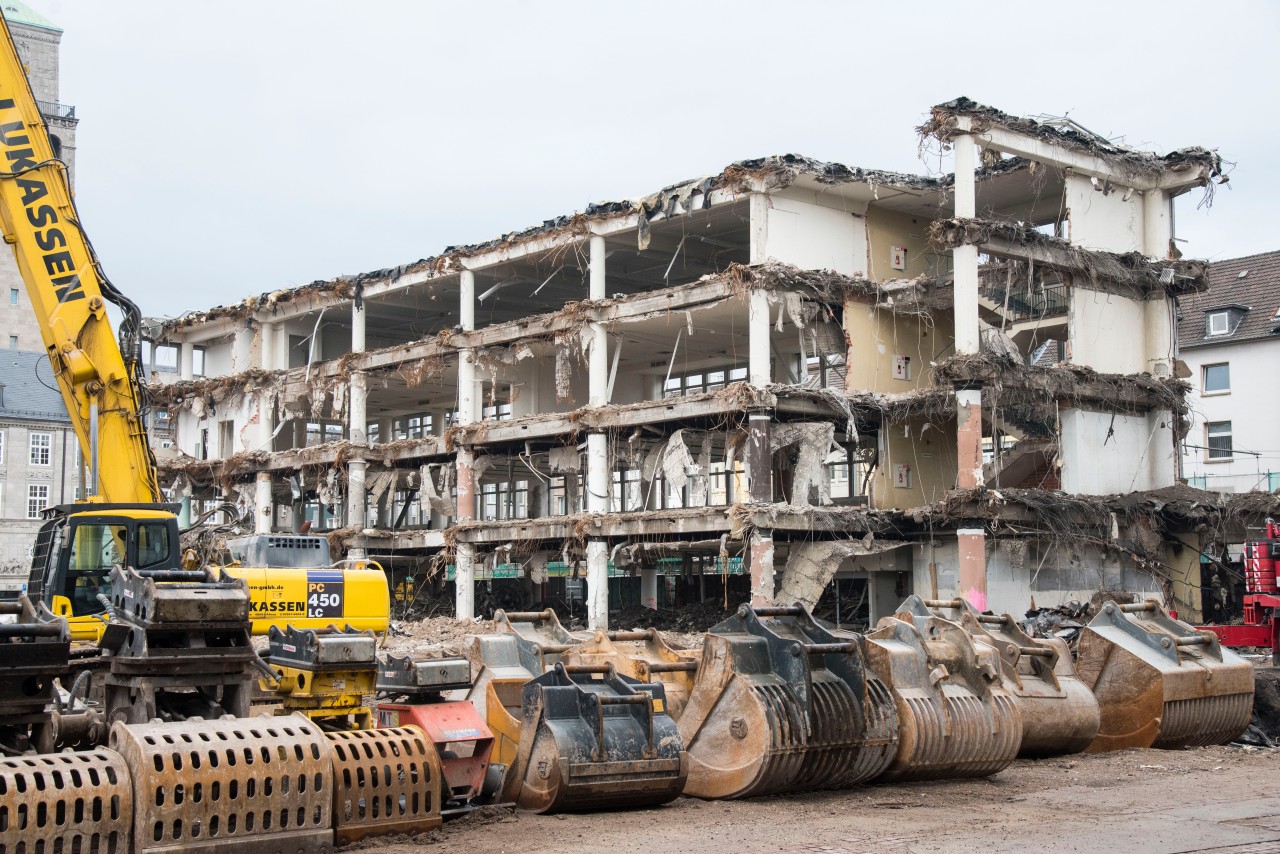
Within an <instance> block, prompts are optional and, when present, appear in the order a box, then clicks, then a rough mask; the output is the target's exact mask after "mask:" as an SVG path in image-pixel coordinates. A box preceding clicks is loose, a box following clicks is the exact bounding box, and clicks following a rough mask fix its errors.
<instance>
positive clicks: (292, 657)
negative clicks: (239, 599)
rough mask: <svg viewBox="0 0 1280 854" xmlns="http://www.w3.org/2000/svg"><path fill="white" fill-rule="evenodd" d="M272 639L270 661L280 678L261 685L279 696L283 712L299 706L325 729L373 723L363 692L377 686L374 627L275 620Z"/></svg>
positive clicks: (286, 712) (367, 692)
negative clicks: (283, 624)
mask: <svg viewBox="0 0 1280 854" xmlns="http://www.w3.org/2000/svg"><path fill="white" fill-rule="evenodd" d="M268 639H269V640H268V648H267V653H268V655H267V665H268V667H269V668H270V669H271V671H272V672H273V673H274V674H275V679H274V680H271V679H267V678H263V679H260V680H258V685H259V687H260V688H261V689H262V690H263V691H268V692H274V693H275V694H276V695H277V696H278V697H279V698H280V700H281V705H282V709H281V710H280V712H279V713H280V714H285V715H287V714H291V713H293V712H298V713H300V714H303V715H305V716H306V717H309V718H311V719H312V720H314V721H316V722H317V723H319V724H321V726H323V727H324V728H325V729H339V730H351V729H372V728H373V712H372V711H371V710H369V709H368V708H366V707H365V706H364V695H365V694H372V693H373V692H374V691H375V690H376V688H375V683H376V679H377V677H376V673H377V667H378V658H377V646H378V638H377V636H376V635H375V634H374V633H373V632H372V631H369V630H366V631H363V632H358V631H356V630H355V629H353V628H351V627H350V626H348V627H347V628H346V629H345V630H343V629H339V628H338V627H337V626H329V627H328V628H327V629H296V628H294V627H293V626H288V627H287V628H286V629H285V630H284V631H281V630H280V628H279V627H278V626H272V627H271V629H270V632H269V634H268Z"/></svg>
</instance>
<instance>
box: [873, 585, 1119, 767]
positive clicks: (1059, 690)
mask: <svg viewBox="0 0 1280 854" xmlns="http://www.w3.org/2000/svg"><path fill="white" fill-rule="evenodd" d="M943 610H950V611H951V613H952V614H953V616H952V618H951V620H952V622H957V623H959V624H960V626H961V627H962V628H963V629H964V630H965V631H966V632H968V633H969V637H971V638H972V639H973V641H974V643H976V644H979V645H984V646H986V647H989V648H990V649H991V650H993V651H994V653H995V655H996V658H997V659H998V661H999V662H1000V680H1001V683H1002V685H1003V686H1004V689H1005V690H1006V691H1008V692H1009V694H1010V695H1011V696H1012V697H1013V700H1014V702H1015V703H1017V705H1018V713H1019V714H1020V715H1021V717H1022V745H1021V746H1020V747H1019V748H1018V755H1019V756H1026V757H1037V756H1060V755H1062V754H1066V753H1080V752H1081V751H1083V750H1084V749H1085V748H1086V747H1088V746H1089V744H1090V742H1092V741H1093V739H1094V737H1095V736H1096V735H1097V734H1098V723H1099V712H1098V701H1097V699H1095V698H1094V696H1093V692H1092V691H1090V690H1089V686H1087V685H1085V684H1084V683H1083V682H1081V681H1080V678H1079V677H1078V676H1077V675H1076V668H1075V664H1074V663H1073V662H1072V660H1071V652H1070V650H1069V649H1067V645H1066V644H1065V643H1063V642H1062V641H1061V640H1059V639H1057V638H1053V639H1051V640H1039V639H1036V638H1032V637H1031V636H1030V635H1028V634H1027V633H1026V632H1024V631H1023V630H1022V627H1021V626H1019V625H1018V623H1017V621H1016V620H1014V618H1013V616H1012V615H1010V614H1000V615H996V614H983V613H980V612H979V611H978V610H977V609H975V608H974V607H973V606H972V605H970V604H969V603H968V602H967V601H965V600H964V599H945V600H933V599H921V598H920V597H918V596H909V597H907V600H906V601H905V602H903V603H902V604H901V605H900V606H898V612H899V613H900V614H901V613H909V614H911V615H912V616H913V617H938V618H939V619H944V617H943V615H942V613H940V612H941V611H943Z"/></svg>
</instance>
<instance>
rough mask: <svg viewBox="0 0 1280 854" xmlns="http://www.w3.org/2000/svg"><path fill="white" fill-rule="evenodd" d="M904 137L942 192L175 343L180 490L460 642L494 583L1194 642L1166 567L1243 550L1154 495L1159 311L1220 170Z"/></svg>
mask: <svg viewBox="0 0 1280 854" xmlns="http://www.w3.org/2000/svg"><path fill="white" fill-rule="evenodd" d="M921 133H922V139H923V140H924V142H925V144H927V145H931V146H933V147H935V148H943V149H945V150H946V151H948V152H951V153H952V156H953V157H954V161H955V173H954V175H945V176H942V177H921V176H916V175H904V174H897V173H889V172H884V171H878V170H871V169H861V168H852V167H847V166H843V165H841V164H837V163H827V162H820V161H815V160H812V159H808V158H805V157H801V156H797V155H785V156H777V157H769V158H761V159H757V160H747V161H740V162H738V163H734V164H731V165H729V166H728V167H726V168H725V169H723V170H722V171H720V172H718V173H716V174H713V175H708V176H704V177H702V178H699V179H696V180H693V181H684V182H680V183H677V184H674V185H672V186H670V187H668V188H665V189H663V190H661V191H659V192H656V193H654V194H652V195H650V196H647V197H645V198H642V199H634V200H626V201H621V202H607V203H600V204H595V205H592V206H590V207H588V209H587V210H586V211H583V212H581V213H575V214H571V215H565V216H560V217H556V218H553V219H549V220H547V221H545V222H544V223H542V224H540V225H538V226H535V227H532V228H528V229H525V230H522V231H517V232H511V233H509V234H505V235H502V236H500V237H498V238H495V239H494V240H492V241H489V242H486V243H483V244H479V245H474V246H466V247H451V248H450V249H448V250H446V251H445V252H444V253H442V254H440V255H438V256H435V257H431V258H427V259H425V260H422V261H419V262H417V263H414V264H410V265H406V266H404V267H399V268H395V269H391V270H381V271H376V272H371V273H368V274H364V275H360V276H354V277H344V278H340V279H336V280H333V281H328V282H317V283H313V284H311V285H306V286H303V287H299V288H293V289H287V290H281V291H277V292H274V293H270V294H264V295H262V296H260V297H251V298H248V299H246V300H244V301H242V302H240V303H237V304H235V305H231V306H225V307H219V308H214V309H210V310H208V311H204V312H197V313H191V314H188V315H184V316H183V317H182V318H179V319H176V320H170V321H157V322H155V323H153V324H152V326H151V332H150V337H151V340H152V342H153V344H154V345H155V348H156V352H162V349H161V348H172V349H170V350H168V352H170V353H171V354H173V355H171V356H169V357H167V358H171V359H172V358H176V361H177V364H178V370H177V372H176V373H175V374H172V375H161V374H157V375H156V377H157V379H158V380H159V383H157V384H156V385H154V386H153V387H152V389H151V391H150V393H149V397H150V399H151V401H152V403H153V404H154V405H155V407H156V409H157V411H160V410H167V411H168V415H167V416H165V417H167V418H168V425H169V429H171V430H173V431H174V436H173V439H172V442H173V444H174V447H173V448H170V449H168V451H167V453H166V452H163V451H162V452H160V454H161V465H162V468H163V469H164V472H165V474H164V477H165V483H166V485H168V486H170V487H171V489H172V490H173V493H174V496H175V497H177V498H180V499H182V500H183V501H184V502H185V503H186V504H188V505H189V506H192V507H193V509H198V508H200V507H205V506H212V505H213V504H215V503H216V502H218V501H221V500H227V499H229V500H232V501H235V502H237V503H238V504H239V506H240V507H241V508H242V510H243V512H244V514H245V518H246V519H250V520H252V524H254V525H255V527H256V528H257V529H258V530H259V531H263V532H265V531H272V530H283V531H288V530H296V529H298V528H299V526H301V525H302V524H304V523H310V524H311V525H313V526H316V527H317V528H319V529H321V530H329V531H331V532H332V533H331V539H332V540H333V541H334V542H336V543H338V544H339V545H340V546H342V547H344V548H346V549H348V550H349V552H350V553H352V554H369V555H372V556H376V557H377V558H378V560H380V561H382V562H383V563H384V565H386V566H388V567H390V568H391V570H392V572H393V573H395V574H396V576H397V578H398V579H401V578H405V577H409V578H410V579H412V581H411V583H412V584H419V585H421V584H422V582H423V579H426V578H429V577H430V578H433V579H434V582H433V583H434V584H435V585H437V590H436V592H437V593H438V594H443V595H446V596H449V595H451V596H452V597H453V598H454V601H455V608H456V613H457V614H458V615H459V616H462V617H466V616H470V615H471V614H472V613H474V611H475V607H476V605H475V598H474V597H475V595H476V584H475V582H476V581H477V580H481V581H484V582H486V584H488V583H489V582H492V581H493V580H494V579H498V580H501V579H511V580H510V582H509V583H507V584H506V586H505V589H506V590H507V592H508V593H511V592H512V591H514V595H516V596H517V598H519V599H521V600H523V601H524V602H526V603H528V602H533V601H553V600H555V599H557V598H572V597H573V596H575V595H578V594H579V593H581V594H582V595H584V596H585V599H586V605H587V612H588V616H589V620H590V622H591V624H592V625H603V624H604V623H605V622H606V621H607V612H608V610H609V609H610V608H616V607H618V606H620V605H622V604H626V603H627V602H634V601H639V602H641V603H644V604H648V605H655V604H656V605H660V606H667V605H671V604H678V603H682V602H688V601H696V600H697V599H699V598H703V597H706V598H712V597H714V598H716V599H717V600H718V601H724V602H732V601H741V600H743V599H746V598H753V599H755V600H757V601H767V600H771V599H774V598H775V597H777V598H785V599H788V600H793V601H802V602H806V603H810V604H811V603H813V602H815V601H817V600H818V599H819V598H820V597H822V596H827V597H831V596H832V595H833V594H834V595H835V596H837V597H841V599H843V600H845V601H848V602H850V603H851V606H850V607H851V608H852V611H851V613H853V614H856V615H857V616H858V619H861V620H863V621H866V620H871V621H874V620H875V619H877V618H878V617H879V616H882V615H884V614H886V613H888V612H889V610H890V609H891V608H892V607H893V606H895V605H896V604H897V603H898V602H899V601H900V600H901V598H902V596H903V595H904V594H905V593H907V592H912V591H915V592H919V593H924V594H926V595H929V596H946V595H951V594H952V593H963V594H964V595H966V596H969V597H970V599H971V600H972V601H973V602H974V603H975V604H977V605H979V606H980V607H984V606H985V607H991V608H994V609H996V610H1008V611H1014V612H1018V611H1022V610H1025V609H1026V608H1027V607H1029V606H1031V605H1032V604H1033V603H1034V604H1053V603H1056V602H1058V601H1061V600H1064V599H1072V598H1075V599H1087V598H1088V597H1089V596H1090V595H1091V594H1092V593H1093V592H1095V591H1096V590H1098V589H1099V588H1102V587H1124V588H1126V589H1130V590H1134V591H1137V592H1139V593H1149V594H1153V595H1162V596H1165V597H1166V598H1170V599H1172V600H1174V601H1175V602H1176V603H1178V604H1179V605H1180V607H1181V608H1183V609H1184V610H1189V611H1194V610H1195V608H1196V607H1197V606H1198V585H1197V584H1196V580H1195V579H1194V578H1192V577H1191V576H1190V575H1189V573H1192V572H1194V573H1197V574H1198V562H1197V560H1198V559H1197V558H1196V554H1197V552H1196V550H1197V549H1199V547H1200V543H1199V542H1198V540H1197V542H1195V543H1189V542H1187V541H1185V540H1181V539H1179V537H1188V536H1189V537H1192V538H1193V539H1195V538H1198V537H1203V536H1209V537H1213V536H1216V533H1215V531H1214V530H1209V532H1208V533H1207V534H1205V533H1204V531H1205V530H1207V529H1212V528H1213V527H1214V526H1215V525H1218V524H1219V522H1220V521H1221V520H1222V519H1225V518H1227V516H1226V515H1224V514H1219V515H1218V516H1214V519H1213V521H1212V524H1208V523H1206V521H1205V518H1204V516H1203V514H1206V513H1216V512H1217V511H1216V510H1214V508H1212V507H1210V506H1207V505H1205V504H1203V502H1196V501H1194V500H1180V499H1179V496H1178V495H1174V494H1169V493H1168V491H1169V490H1171V489H1173V488H1174V484H1175V483H1176V482H1177V477H1178V457H1179V453H1180V447H1181V443H1182V441H1183V439H1184V434H1183V429H1182V419H1183V417H1184V416H1185V414H1186V412H1185V407H1186V404H1185V401H1184V391H1185V385H1184V384H1183V383H1181V382H1180V381H1179V380H1178V379H1176V378H1175V376H1174V364H1175V360H1176V358H1177V339H1176V335H1175V328H1174V327H1175V300H1176V299H1177V298H1178V297H1179V296H1181V295H1185V294H1189V293H1194V292H1197V291H1199V290H1203V289H1204V287H1205V285H1206V279H1205V265H1204V264H1202V263H1200V262H1194V261H1184V260H1177V257H1178V256H1177V253H1176V252H1174V251H1173V250H1172V243H1171V241H1172V239H1173V233H1172V224H1173V217H1172V205H1173V200H1174V198H1175V197H1177V196H1178V195H1180V194H1182V193H1184V192H1187V191H1190V190H1193V189H1195V188H1199V187H1205V186H1207V185H1208V184H1209V183H1210V182H1211V181H1213V180H1215V179H1216V178H1218V177H1219V173H1218V168H1219V164H1218V160H1217V157H1216V155H1215V154H1213V153H1212V152H1211V151H1208V150H1206V149H1200V148H1192V149H1182V150H1179V151H1176V152H1172V153H1170V154H1167V155H1155V154H1149V153H1144V152H1139V151H1135V150H1132V149H1128V148H1124V147H1122V146H1117V145H1114V144H1112V143H1110V142H1109V141H1107V140H1105V139H1101V138H1098V137H1096V136H1094V135H1092V134H1090V133H1089V132H1088V131H1085V130H1083V129H1082V128H1079V127H1078V126H1075V125H1072V124H1071V123H1069V122H1064V123H1049V124H1043V123H1037V122H1035V121H1031V120H1028V119H1022V118H1018V117H1013V116H1008V115H1005V114H1003V113H1000V112H999V111H997V110H993V109H991V108H989V107H984V106H982V105H978V104H974V103H973V102H970V101H967V100H964V99H960V100H958V101H955V102H951V103H948V104H943V105H939V106H937V107H935V108H933V110H932V111H931V115H930V119H929V121H928V122H927V123H926V124H925V126H924V127H923V128H922V129H921ZM197 364H200V365H201V366H202V369H203V374H204V376H203V377H202V378H201V377H197V375H196V366H197ZM169 377H172V379H174V380H176V382H165V380H166V379H167V378H169ZM1059 489H1060V490H1062V491H1063V492H1065V493H1066V495H1065V496H1064V495H1063V494H1062V492H1058V491H1055V490H1059ZM1162 491H1163V492H1162ZM1156 493H1161V494H1160V497H1159V500H1157V499H1156V498H1154V497H1152V496H1153V495H1155V494H1156ZM1134 496H1136V497H1134ZM1182 498H1186V496H1182ZM1156 506H1158V507H1159V510H1158V512H1157V511H1156V510H1153V509H1152V508H1153V507H1156ZM1196 514H1201V515H1200V516H1197V515H1196ZM1193 517H1194V518H1193ZM1222 524H1225V522H1223V523H1222ZM1197 526H1199V528H1198V530H1199V531H1200V533H1195V532H1196V531H1197ZM1184 528H1185V530H1183V529H1184ZM1188 531H1190V532H1193V533H1191V534H1188V533H1187V532H1188ZM1188 545H1190V548H1187V547H1186V546H1188ZM442 581H443V582H446V585H445V588H444V589H443V590H441V589H439V585H440V583H441V582H442ZM833 581H835V582H836V583H835V584H832V582H833ZM584 582H585V585H584ZM498 586H501V585H497V584H494V585H493V587H494V588H495V589H496V588H497V587H498ZM846 597H847V598H846Z"/></svg>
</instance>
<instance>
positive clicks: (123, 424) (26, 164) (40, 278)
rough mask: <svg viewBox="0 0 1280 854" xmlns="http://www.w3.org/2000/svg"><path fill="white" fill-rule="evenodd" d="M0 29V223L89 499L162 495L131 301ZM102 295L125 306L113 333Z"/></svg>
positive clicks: (135, 312) (152, 498)
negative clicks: (74, 441) (141, 394)
mask: <svg viewBox="0 0 1280 854" xmlns="http://www.w3.org/2000/svg"><path fill="white" fill-rule="evenodd" d="M3 29H4V44H3V45H0V48H2V49H0V224H2V225H3V227H4V240H5V242H6V243H8V244H9V245H10V248H11V249H12V250H13V253H14V256H15V257H16V259H17V262H18V268H19V270H20V271H21V273H22V280H23V282H24V283H25V284H26V287H27V292H28V294H29V295H30V297H31V304H32V306H33V307H34V308H35V312H36V319H37V320H38V321H39V324H40V332H41V335H42V336H43V338H44V345H45V350H46V352H47V353H48V355H49V363H50V365H52V367H53V373H54V376H55V377H56V378H57V380H58V386H59V388H60V389H61V391H62V397H63V400H64V401H65V402H66V405H67V412H68V413H70V416H71V422H72V426H73V427H74V428H75V432H76V436H77V438H78V439H79V441H80V450H81V452H82V453H83V455H84V459H86V460H87V461H89V464H90V471H91V475H92V481H91V488H90V490H89V492H90V495H91V500H96V501H102V502H107V503H154V502H159V501H163V500H164V499H163V496H162V495H161V493H160V487H159V483H158V482H157V479H156V466H155V460H154V458H153V457H152V455H151V448H150V445H149V444H148V443H147V434H146V426H145V424H144V423H143V417H142V415H143V413H142V406H141V402H140V400H139V398H138V380H139V379H140V377H141V369H140V365H139V321H140V318H139V315H138V310H137V308H136V307H135V306H134V305H133V303H132V302H130V301H129V300H128V299H127V298H125V297H124V296H123V295H122V294H120V293H119V292H118V291H117V290H116V289H115V288H114V287H112V285H111V284H110V282H109V281H108V280H107V278H106V277H105V276H104V275H103V273H102V269H101V267H100V265H99V264H98V259H97V257H96V256H95V255H94V252H93V247H92V246H91V245H90V243H89V240H88V238H87V237H86V236H85V234H84V231H83V230H82V229H81V227H80V217H79V216H78V215H77V214H76V206H75V201H74V200H73V199H72V196H71V184H70V181H69V179H68V175H67V167H66V164H64V163H62V161H60V160H58V159H56V158H55V157H54V153H53V147H52V145H51V143H50V142H49V134H48V130H47V129H46V127H45V124H44V119H43V118H42V117H41V115H40V110H39V108H38V107H37V105H36V100H35V96H34V95H33V94H32V92H31V87H30V84H29V83H28V82H27V77H26V74H25V73H24V72H23V68H22V64H21V61H20V59H19V57H18V52H17V49H16V47H15V46H14V43H13V37H12V35H11V34H10V33H9V28H8V25H7V24H6V25H5V26H4V28H3ZM108 302H110V303H112V304H114V305H115V306H116V307H117V308H119V309H120V311H121V312H122V313H123V315H124V317H123V321H122V323H121V327H120V328H121V332H122V334H121V340H120V342H117V340H116V338H115V336H114V334H113V333H112V329H111V323H110V322H109V320H108V318H107V303H108ZM103 451H105V452H106V453H103ZM95 467H96V469H97V471H94V468H95Z"/></svg>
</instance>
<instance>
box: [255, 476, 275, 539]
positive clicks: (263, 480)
mask: <svg viewBox="0 0 1280 854" xmlns="http://www.w3.org/2000/svg"><path fill="white" fill-rule="evenodd" d="M254 487H255V488H254V502H253V503H254V514H253V532H254V533H255V534H270V533H271V523H272V522H273V521H275V520H274V519H272V518H271V515H272V513H273V512H274V507H273V506H272V504H271V472H266V471H260V472H258V475H257V478H256V480H255V481H254Z"/></svg>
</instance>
